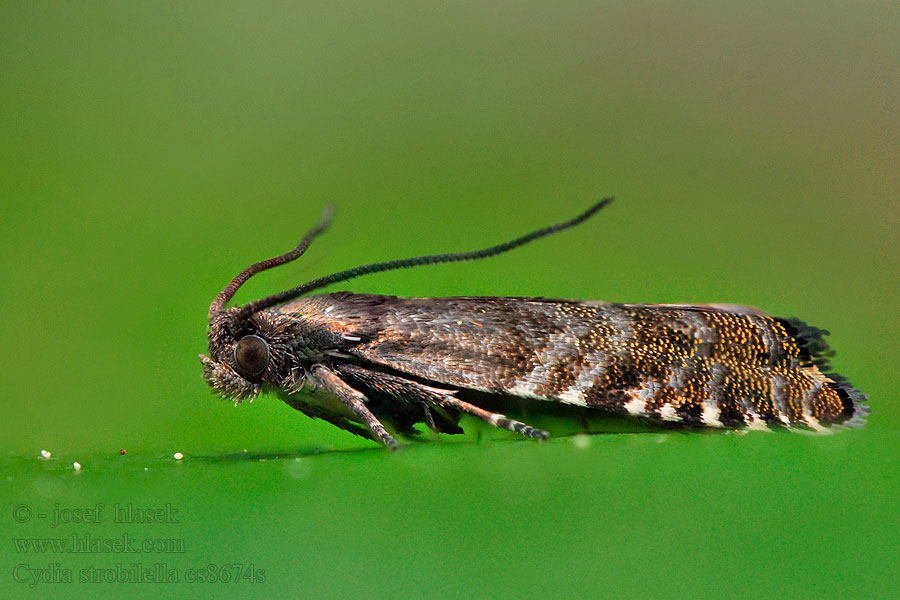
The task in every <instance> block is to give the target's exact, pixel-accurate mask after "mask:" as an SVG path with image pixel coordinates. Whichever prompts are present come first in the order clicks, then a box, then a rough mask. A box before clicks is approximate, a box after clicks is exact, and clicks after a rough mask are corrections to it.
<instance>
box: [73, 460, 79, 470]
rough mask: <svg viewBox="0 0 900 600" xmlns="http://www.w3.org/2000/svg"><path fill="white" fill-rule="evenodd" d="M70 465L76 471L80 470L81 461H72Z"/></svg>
mask: <svg viewBox="0 0 900 600" xmlns="http://www.w3.org/2000/svg"><path fill="white" fill-rule="evenodd" d="M72 467H73V468H74V469H75V470H76V471H80V470H81V463H80V462H73V463H72Z"/></svg>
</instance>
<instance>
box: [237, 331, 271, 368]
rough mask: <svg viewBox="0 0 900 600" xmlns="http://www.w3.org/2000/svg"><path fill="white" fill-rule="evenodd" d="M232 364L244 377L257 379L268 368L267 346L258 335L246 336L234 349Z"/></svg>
mask: <svg viewBox="0 0 900 600" xmlns="http://www.w3.org/2000/svg"><path fill="white" fill-rule="evenodd" d="M234 364H235V365H236V366H237V371H238V373H240V374H241V375H243V376H244V377H257V376H259V375H261V374H262V372H263V371H265V370H266V367H267V366H269V344H267V343H266V340H264V339H262V338H261V337H259V336H258V335H247V336H244V337H243V338H241V341H239V342H238V343H237V346H235V347H234Z"/></svg>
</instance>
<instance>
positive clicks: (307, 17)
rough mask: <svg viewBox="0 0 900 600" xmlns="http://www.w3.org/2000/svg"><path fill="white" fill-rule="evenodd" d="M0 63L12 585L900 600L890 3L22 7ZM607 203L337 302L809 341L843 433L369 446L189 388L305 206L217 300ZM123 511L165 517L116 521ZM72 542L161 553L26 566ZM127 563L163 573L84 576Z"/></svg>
mask: <svg viewBox="0 0 900 600" xmlns="http://www.w3.org/2000/svg"><path fill="white" fill-rule="evenodd" d="M0 61H2V62H0V65H2V71H0V139H2V143H0V153H2V159H0V198H2V202H3V210H2V215H0V232H2V234H0V253H2V261H0V269H2V281H3V289H4V290H5V292H4V293H3V297H4V303H3V311H2V316H0V319H2V322H0V342H2V347H3V348H4V353H3V361H2V367H0V368H2V379H3V417H2V420H0V452H2V454H0V475H2V477H0V524H2V528H3V531H4V536H3V539H2V540H0V547H2V550H0V558H2V571H0V597H2V598H30V597H35V598H37V597H41V598H55V597H59V598H62V597H66V598H71V597H76V598H77V597H82V598H87V597H91V598H121V597H148V598H149V597H202V596H215V597H221V598H229V597H241V598H268V599H271V598H329V597H354V596H365V597H393V598H401V597H417V598H438V597H447V598H456V597H461V596H463V597H476V598H477V597H492V598H506V597H509V598H512V597H529V596H532V597H533V596H539V595H540V596H543V597H567V598H575V597H584V598H607V597H608V598H624V597H659V598H676V597H691V598H695V597H734V598H744V597H796V598H801V597H816V598H824V597H834V598H838V597H840V598H847V597H856V598H862V597H878V598H885V597H896V596H898V595H900V584H898V575H900V562H898V556H900V534H898V528H900V509H898V500H900V473H898V459H900V402H898V398H897V365H898V363H900V350H898V341H897V340H898V330H900V316H898V315H900V311H898V306H897V305H898V299H900V278H898V270H900V243H898V233H897V232H898V228H900V203H898V199H900V194H898V192H900V169H898V164H900V161H898V159H900V116H898V115H900V113H898V110H897V109H898V97H900V78H898V77H897V73H898V67H900V20H898V13H897V7H896V4H894V3H890V2H887V3H849V2H847V3H821V2H809V1H805V2H792V3H788V4H785V3H782V2H771V1H768V2H761V3H760V2H756V3H749V2H747V3H737V2H722V3H702V2H689V3H685V2H664V1H659V2H596V3H594V2H580V1H578V2H553V3H549V2H519V1H516V2H491V3H481V2H440V3H419V2H390V3H388V2H340V1H338V2H328V3H306V2H304V3H289V2H252V3H251V2H191V3H186V2H153V3H113V2H93V3H85V2H68V3H34V2H13V1H10V2H4V3H3V4H2V6H0ZM613 194H614V195H616V196H617V198H618V201H617V202H616V203H615V204H614V205H613V206H611V207H610V208H609V209H607V210H605V211H604V212H603V213H602V214H601V215H599V216H598V217H597V218H596V219H594V220H593V221H592V222H590V223H588V224H586V225H584V226H582V227H580V228H578V229H576V230H573V231H570V232H567V233H565V234H563V235H560V236H558V237H555V238H551V239H547V240H543V241H541V242H538V243H536V244H534V245H532V246H529V247H526V248H523V249H521V250H518V251H516V252H514V253H511V254H509V255H505V256H503V257H498V258H496V259H492V260H489V261H484V262H481V263H473V264H464V265H448V266H440V267H430V268H422V269H418V270H413V271H407V272H400V273H390V274H384V275H377V276H371V277H367V278H364V279H360V280H357V281H354V282H352V284H348V285H347V286H340V287H341V288H343V287H346V288H348V289H352V290H353V291H358V292H373V293H391V294H400V295H420V296H438V295H454V294H466V295H548V296H555V297H571V298H585V299H603V300H612V301H622V302H731V303H741V304H750V305H756V306H760V307H764V308H765V309H766V310H768V311H770V312H772V313H775V314H779V315H783V316H799V317H802V318H804V319H805V320H807V321H808V322H810V323H812V324H815V325H818V326H820V327H827V328H828V329H830V330H831V331H832V332H833V335H832V336H831V340H830V341H831V343H832V345H833V346H834V347H835V348H836V349H837V350H838V356H837V358H836V360H835V363H836V367H837V370H838V371H839V372H841V373H843V374H845V375H846V376H848V377H849V378H851V380H852V381H853V382H854V383H855V385H856V386H857V387H859V388H860V389H861V390H863V391H865V392H867V393H869V394H871V406H872V415H871V418H870V420H869V423H868V425H867V426H866V427H865V428H863V429H861V430H857V431H850V432H844V433H840V434H838V435H832V436H809V435H795V434H788V433H772V434H764V433H751V434H748V435H729V434H719V433H713V434H702V433H683V432H667V431H660V430H656V429H652V428H647V430H646V431H642V432H634V433H618V432H615V430H614V428H613V427H609V428H608V430H607V431H608V432H607V433H606V434H598V435H593V436H590V437H584V436H580V437H566V436H557V437H555V438H553V439H552V440H551V441H549V442H548V443H545V444H537V443H529V442H522V441H519V440H517V439H515V437H513V436H511V435H505V434H497V433H494V432H493V431H486V430H485V429H484V428H480V427H478V426H477V425H476V424H474V423H473V422H471V421H466V422H465V423H464V424H465V425H466V427H467V430H468V431H469V433H467V435H466V436H464V437H462V438H450V437H444V438H442V439H438V440H433V439H432V440H430V441H426V442H425V443H415V444H412V445H410V446H408V447H407V448H405V449H404V450H403V451H402V452H399V453H397V454H394V455H391V454H389V453H388V452H386V451H383V450H381V449H379V448H377V447H376V446H375V445H374V444H371V443H369V442H366V441H364V440H360V439H358V438H355V437H353V436H351V435H349V434H347V433H344V432H342V431H339V430H336V429H334V428H332V427H331V426H329V425H327V424H323V423H322V422H318V421H315V422H314V421H312V420H310V419H308V418H306V417H305V416H303V415H301V414H300V413H297V412H295V411H293V410H291V409H290V408H289V407H287V406H286V405H284V404H282V403H281V402H280V401H278V400H277V399H276V398H273V397H262V398H260V399H259V400H258V401H257V402H255V403H254V404H252V405H246V404H245V405H242V406H240V407H238V408H234V407H233V406H232V405H231V404H229V403H226V402H224V401H220V400H219V399H217V398H216V397H214V396H213V395H211V393H210V392H209V390H208V389H207V387H206V385H205V384H204V382H203V380H202V379H201V377H200V373H201V367H200V364H199V362H198V360H197V354H198V353H199V352H205V341H206V340H205V327H206V312H207V308H208V305H209V302H210V301H211V300H212V298H213V296H214V295H215V294H216V293H217V292H218V291H219V290H220V289H221V288H222V287H223V286H224V284H225V283H226V282H227V281H228V280H229V279H230V278H231V277H232V276H233V275H235V274H236V273H237V272H238V271H240V270H241V269H242V268H244V267H245V266H247V265H248V264H250V263H251V262H253V261H256V260H259V259H262V258H265V257H268V256H271V255H273V254H277V253H280V252H282V251H284V250H286V249H288V248H290V247H291V246H293V244H295V243H296V241H297V240H298V239H299V237H300V236H301V235H302V234H303V232H304V231H306V229H307V228H308V227H309V226H310V225H312V224H313V223H314V222H315V221H316V219H317V218H318V215H319V213H320V210H321V208H322V206H323V205H325V204H327V203H334V204H335V205H337V208H338V214H337V217H336V220H335V222H334V225H333V227H332V228H331V230H330V231H329V232H328V233H327V234H326V235H325V236H323V237H322V238H321V239H319V240H318V241H317V242H316V243H315V244H314V245H313V247H312V248H311V250H310V252H309V253H308V255H307V256H305V257H304V258H303V259H302V260H301V261H300V262H299V263H297V264H295V265H291V266H290V267H285V268H283V269H280V270H277V271H273V272H271V273H267V274H265V275H262V276H259V277H258V278H256V279H255V280H253V281H251V282H250V283H249V284H247V285H246V286H245V287H244V289H242V290H241V292H240V293H239V294H238V298H237V301H238V302H241V301H247V300H249V299H252V298H255V297H259V296H262V295H265V294H269V293H274V292H276V291H280V290H282V289H285V288H287V287H291V286H293V285H296V284H298V283H300V282H302V281H305V280H307V279H311V278H313V277H315V276H318V275H322V274H325V273H329V272H332V271H335V270H339V269H342V268H347V267H350V266H355V265H357V264H360V263H363V262H371V261H375V260H383V259H390V258H398V257H405V256H411V255H417V254H424V253H434V252H445V251H456V250H468V249H474V248H478V247H482V246H485V245H489V244H492V243H496V242H499V241H502V240H506V239H508V238H511V237H514V236H516V235H519V234H522V233H524V232H526V231H529V230H531V229H534V228H536V227H540V226H543V225H545V224H547V223H550V222H554V221H558V220H561V219H564V218H568V217H571V216H573V215H575V214H577V213H578V212H579V211H581V210H582V209H583V208H585V207H586V206H588V205H589V204H590V203H591V202H593V201H594V200H596V199H597V198H599V197H601V196H605V195H613ZM597 427H598V428H599V429H600V430H601V431H602V430H604V422H603V421H602V420H601V421H600V422H599V423H598V424H597ZM42 449H47V450H49V451H51V452H52V454H53V456H52V458H51V459H49V460H43V459H41V458H40V451H41V450H42ZM120 449H126V450H127V454H126V455H124V456H120V455H119V450H120ZM176 451H179V452H183V453H184V454H185V458H184V460H183V461H180V462H176V461H175V460H173V459H172V454H173V453H174V452H176ZM73 461H78V462H80V463H81V464H82V465H83V466H84V468H83V470H82V471H80V472H75V471H73V469H72V463H73ZM96 503H103V504H104V508H103V509H102V511H100V513H98V516H99V521H100V522H99V523H66V522H63V523H62V524H59V525H58V526H57V527H54V526H53V525H54V523H53V522H52V521H53V515H54V514H58V515H61V516H62V517H63V519H64V520H65V519H66V518H72V517H73V516H74V515H75V514H76V513H77V511H78V510H80V509H84V508H93V507H95V506H96ZM129 503H130V504H131V505H132V506H133V507H136V508H164V507H165V506H166V505H167V504H168V505H170V506H171V507H172V508H173V509H174V510H176V511H177V513H175V514H174V519H175V521H177V522H169V523H160V524H148V523H116V522H114V512H113V511H114V507H115V505H116V504H118V505H119V507H120V508H121V507H124V506H126V505H128V504H129ZM23 506H24V507H26V509H27V510H26V509H23V508H22V507H23ZM23 511H24V512H23ZM54 511H58V512H54ZM40 514H45V515H46V516H45V517H41V516H40ZM66 515H68V517H67V516H66ZM73 534H74V535H76V536H80V537H78V538H77V539H88V537H86V536H92V537H93V538H95V539H119V538H122V536H126V535H127V536H131V537H132V538H135V539H138V540H144V539H147V540H151V542H158V543H160V544H163V545H165V544H170V546H169V547H170V548H176V549H180V550H182V551H181V552H173V553H167V552H149V553H137V554H128V553H120V552H116V551H114V550H113V549H110V550H109V551H100V552H96V553H69V552H64V551H52V550H48V549H45V551H43V552H41V551H39V550H38V549H36V548H35V547H28V548H25V547H23V546H21V543H22V542H21V540H23V539H37V540H40V539H49V538H62V539H67V540H71V539H72V538H71V537H70V536H72V535H73ZM16 540H19V542H17V541H16ZM167 540H168V541H167ZM172 540H174V542H173V541H172ZM70 543H74V542H70ZM17 544H18V545H17ZM171 544H174V546H172V545H171ZM26 545H27V544H26ZM22 565H25V566H24V567H23V566H22ZM133 565H137V567H136V568H139V569H142V570H154V569H157V568H159V567H157V565H163V568H164V570H165V572H166V573H169V570H172V571H173V572H175V573H176V575H177V576H178V577H179V579H180V580H181V583H117V582H114V581H110V582H100V583H93V584H92V583H79V581H78V580H79V578H80V576H81V575H82V574H83V573H84V571H82V569H85V570H89V569H92V568H93V569H95V570H94V571H89V572H91V573H95V574H97V573H99V575H98V576H99V577H101V578H103V577H109V578H111V579H118V580H121V579H122V578H123V577H124V576H125V575H122V571H121V569H127V568H130V567H133ZM234 565H237V566H238V567H239V568H240V569H241V575H242V577H241V578H240V579H239V580H238V581H236V582H235V581H229V582H223V581H221V579H223V577H219V578H218V580H217V581H215V582H205V583H191V582H186V581H185V579H186V577H187V573H188V572H189V571H190V570H191V569H196V570H198V571H196V572H203V569H206V571H205V573H207V574H209V573H212V572H219V573H222V572H225V571H227V570H228V569H232V570H231V571H228V572H229V573H233V572H234V571H233V569H234ZM36 569H44V570H45V571H44V573H45V574H44V575H43V577H45V579H44V580H40V577H41V575H40V573H39V572H38V571H36ZM116 569H120V571H116ZM66 571H68V572H69V573H70V574H71V576H72V577H73V578H74V580H75V581H74V582H73V583H65V582H59V581H56V582H54V581H53V580H54V579H64V578H65V572H66ZM260 571H263V574H262V576H260ZM248 574H249V576H248ZM30 577H37V578H38V581H37V582H36V583H35V582H34V581H32V580H31V579H29V578H30ZM262 580H264V581H262Z"/></svg>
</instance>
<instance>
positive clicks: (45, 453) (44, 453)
mask: <svg viewBox="0 0 900 600" xmlns="http://www.w3.org/2000/svg"><path fill="white" fill-rule="evenodd" d="M41 456H43V457H44V458H50V456H51V455H50V451H49V450H41Z"/></svg>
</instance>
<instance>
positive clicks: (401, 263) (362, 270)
mask: <svg viewBox="0 0 900 600" xmlns="http://www.w3.org/2000/svg"><path fill="white" fill-rule="evenodd" d="M612 201H613V199H612V198H604V199H603V200H600V201H599V202H597V203H596V204H594V205H593V206H591V207H590V208H589V209H587V210H586V211H584V212H583V213H581V214H580V215H578V216H577V217H575V218H574V219H570V220H569V221H564V222H562V223H557V224H556V225H550V226H549V227H544V228H543V229H538V230H537V231H533V232H531V233H529V234H527V235H523V236H522V237H519V238H516V239H514V240H512V241H509V242H505V243H503V244H499V245H497V246H491V247H490V248H485V249H483V250H475V251H473V252H454V253H450V254H432V255H429V256H418V257H414V258H404V259H399V260H390V261H386V262H379V263H373V264H369V265H362V266H359V267H356V268H354V269H348V270H346V271H339V272H338V273H332V274H331V275H326V276H325V277H320V278H319V279H314V280H312V281H310V282H308V283H304V284H303V285H301V286H298V287H295V288H294V289H291V290H287V291H284V292H281V293H280V294H275V295H274V296H269V297H268V298H261V299H259V300H255V301H253V302H250V303H249V304H245V305H244V306H242V307H241V309H240V310H239V311H238V312H237V313H236V314H235V315H234V322H235V323H240V322H241V321H243V320H244V319H246V318H248V317H249V316H250V315H252V314H253V313H255V312H257V311H260V310H264V309H266V308H271V307H273V306H276V305H278V304H282V303H284V302H287V301H288V300H293V299H294V298H297V297H298V296H302V295H303V294H306V293H307V292H311V291H313V290H317V289H320V288H323V287H325V286H328V285H331V284H332V283H338V282H339V281H347V280H349V279H354V278H356V277H359V276H361V275H368V274H370V273H381V272H384V271H393V270H395V269H408V268H410V267H417V266H420V265H434V264H439V263H452V262H462V261H468V260H477V259H479V258H487V257H489V256H496V255H497V254H501V253H503V252H508V251H509V250H512V249H513V248H518V247H519V246H522V245H524V244H527V243H529V242H533V241H534V240H536V239H538V238H542V237H544V236H547V235H550V234H551V233H557V232H560V231H563V230H564V229H569V228H570V227H574V226H576V225H578V224H580V223H582V222H584V221H586V220H587V219H589V218H590V217H592V216H593V215H594V214H595V213H596V212H597V211H599V210H600V209H601V208H603V207H605V206H607V205H608V204H609V203H610V202H612Z"/></svg>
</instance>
